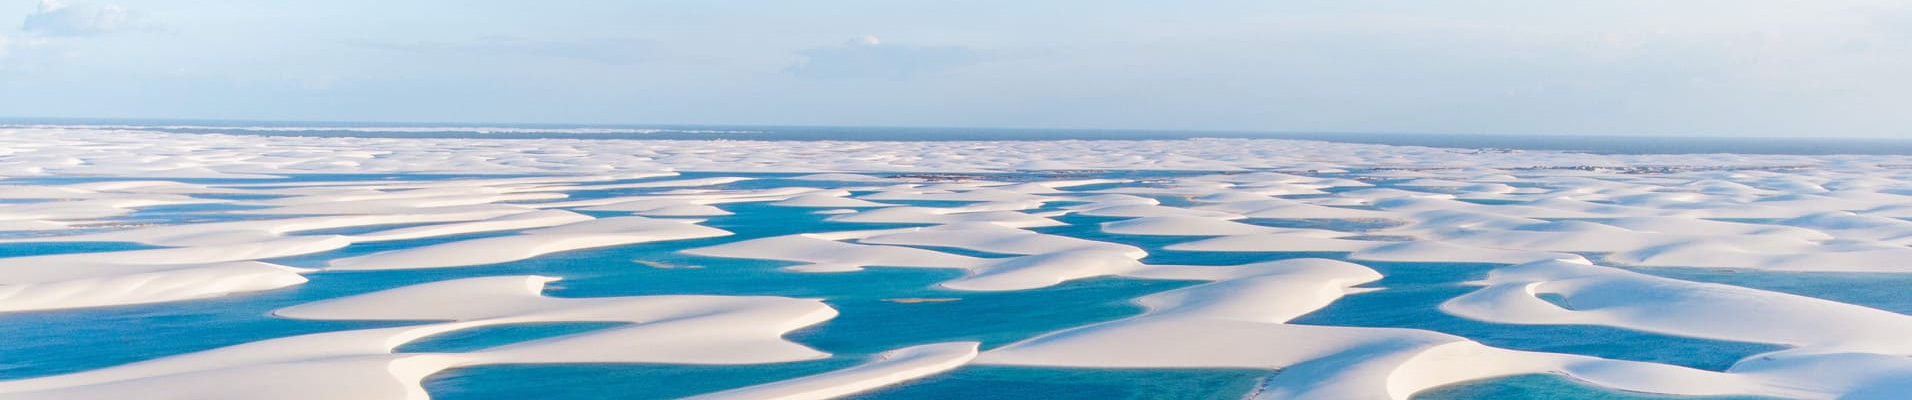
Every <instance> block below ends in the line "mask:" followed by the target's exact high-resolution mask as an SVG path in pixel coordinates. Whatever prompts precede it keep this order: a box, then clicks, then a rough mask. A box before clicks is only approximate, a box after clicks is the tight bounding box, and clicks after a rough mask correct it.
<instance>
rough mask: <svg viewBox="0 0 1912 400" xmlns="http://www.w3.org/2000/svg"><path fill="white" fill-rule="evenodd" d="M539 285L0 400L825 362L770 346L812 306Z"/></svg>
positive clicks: (232, 392) (414, 389)
mask: <svg viewBox="0 0 1912 400" xmlns="http://www.w3.org/2000/svg"><path fill="white" fill-rule="evenodd" d="M551 280H553V279H552V278H545V277H536V276H501V277H487V278H470V279H460V280H452V281H442V282H434V283H427V284H421V285H414V286H407V287H402V288H397V289H391V290H387V291H382V292H374V293H368V294H363V295H358V296H352V297H346V298H340V299H334V300H327V301H321V302H316V303H309V304H306V305H301V306H295V307H292V308H287V309H282V310H279V311H278V312H276V314H278V315H281V316H285V317H290V318H307V319H349V320H381V319H389V320H439V321H446V320H449V321H453V322H443V323H433V324H425V325H414V326H407V327H398V328H381V329H364V330H350V331H339V332H327V333H317V334H308V335H301V336H292V337H284V338H277V339H268V340H263V341H257V342H251V343H245V344H240V345H235V346H229V347H223V348H218V349H213V350H207V351H201V352H196V353H188V354H182V355H176V356H169V357H163V358H158V359H153V360H147V361H140V362H134V363H130V364H124V365H120V366H114V367H108V368H102V369H96V370H90V371H83V372H77V373H71V374H64V375H54V376H47V377H40V378H30V379H21V380H12V381H0V399H99V398H153V396H156V395H157V396H167V397H166V398H193V399H312V400H319V399H348V398H349V399H365V400H385V399H391V400H424V399H427V398H429V397H428V395H427V394H426V393H425V391H424V389H423V388H421V387H420V385H419V381H420V380H422V379H424V378H425V377H426V376H428V375H431V374H434V373H437V372H439V371H443V370H445V369H448V368H455V367H465V366H477V365H487V364H523V363H580V362H617V363H689V364H756V363H772V362H788V361H798V360H806V359H814V358H819V357H823V356H825V354H823V353H820V352H817V351H815V350H812V349H809V348H807V347H804V346H801V345H798V344H795V343H790V342H788V341H784V340H783V339H781V336H782V335H783V334H784V333H786V332H788V331H790V330H793V329H797V328H801V327H803V326H808V325H812V324H816V323H819V322H822V321H824V320H827V319H829V318H831V317H833V316H835V315H836V312H835V310H833V309H831V308H830V307H829V306H827V305H824V304H823V303H821V302H818V301H815V300H798V299H789V298H780V297H733V296H640V297H611V298H585V299H558V298H550V297H543V296H540V295H539V291H540V289H541V288H542V286H543V284H544V283H545V282H549V281H551ZM564 321H607V322H628V323H631V325H626V326H623V327H614V328H607V329H601V330H597V331H590V332H585V333H579V334H572V335H566V336H559V337H554V338H547V339H541V340H534V341H530V342H521V343H516V344H510V345H505V346H499V347H493V348H489V349H481V350H479V351H476V352H471V353H403V354H394V353H392V351H393V349H395V348H397V347H398V346H401V345H403V344H405V343H409V342H413V341H417V340H420V339H424V338H427V337H429V336H432V335H436V334H443V333H449V332H454V331H458V330H464V329H471V328H479V327H484V326H493V325H501V324H513V323H526V322H564Z"/></svg>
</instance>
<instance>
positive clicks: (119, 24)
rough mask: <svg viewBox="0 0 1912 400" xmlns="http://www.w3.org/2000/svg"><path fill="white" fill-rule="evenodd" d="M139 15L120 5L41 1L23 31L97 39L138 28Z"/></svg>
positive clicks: (21, 27)
mask: <svg viewBox="0 0 1912 400" xmlns="http://www.w3.org/2000/svg"><path fill="white" fill-rule="evenodd" d="M138 20H139V15H138V14H136V13H133V12H130V11H127V10H126V9H125V8H123V7H120V6H118V5H113V4H106V5H91V4H67V3H66V2H64V1H61V0H40V6H39V8H36V9H34V11H33V13H31V14H27V18H26V22H24V23H22V24H21V25H20V30H22V31H26V32H27V33H32V34H36V35H44V36H93V35H100V34H106V33H112V32H117V31H123V30H128V29H134V28H137V27H138V26H139V25H140V24H139V21H138Z"/></svg>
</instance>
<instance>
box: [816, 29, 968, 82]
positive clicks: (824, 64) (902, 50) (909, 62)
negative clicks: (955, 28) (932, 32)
mask: <svg viewBox="0 0 1912 400" xmlns="http://www.w3.org/2000/svg"><path fill="white" fill-rule="evenodd" d="M797 55H799V56H802V59H801V60H798V61H797V63H796V64H792V65H790V66H789V67H786V68H784V71H785V72H789V73H792V74H795V75H797V76H800V77H805V78H818V79H841V78H866V77H876V78H900V77H908V76H913V75H920V74H926V73H933V72H938V71H943V70H948V69H953V68H958V67H962V66H966V65H972V64H977V63H982V62H986V61H989V60H990V59H991V57H990V56H989V54H987V53H985V52H982V51H977V50H974V49H970V48H968V47H962V46H917V45H905V44H894V43H884V42H883V40H882V39H879V38H877V37H876V36H874V35H870V36H863V37H859V38H855V39H850V40H848V41H845V42H843V43H842V44H839V45H836V46H828V47H817V48H812V49H806V50H802V51H799V52H797Z"/></svg>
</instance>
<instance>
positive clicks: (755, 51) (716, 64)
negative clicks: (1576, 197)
mask: <svg viewBox="0 0 1912 400" xmlns="http://www.w3.org/2000/svg"><path fill="white" fill-rule="evenodd" d="M1909 72H1912V2H1907V1H1903V0H1887V1H1877V0H1816V1H1805V0H1607V1H1564V0H1563V1H1549V0H1452V1H1425V0H1324V1H1280V0H1256V1H1231V0H1213V1H1200V2H1170V1H1159V0H1157V1H1131V0H1093V1H1090V0H1054V1H1028V0H1005V1H998V0H969V1H932V0H864V1H838V0H815V1H748V0H735V1H709V0H686V1H585V0H572V1H567V0H546V1H484V0H464V1H442V0H409V1H365V0H327V1H287V0H226V1H185V0H58V1H55V0H0V117H91V118H172V119H236V120H293V121H388V122H465V123H506V122H521V123H569V124H639V125H642V124H714V125H849V126H956V127H1035V128H1105V129H1148V130H1155V129H1170V130H1229V131H1287V132H1394V133H1499V134H1573V135H1668V136H1784V137H1893V138H1912V73H1909Z"/></svg>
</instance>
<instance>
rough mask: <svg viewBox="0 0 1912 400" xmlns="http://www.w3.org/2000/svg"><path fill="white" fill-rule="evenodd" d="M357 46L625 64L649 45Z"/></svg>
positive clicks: (501, 41) (497, 42)
mask: <svg viewBox="0 0 1912 400" xmlns="http://www.w3.org/2000/svg"><path fill="white" fill-rule="evenodd" d="M357 45H358V46H359V47H364V48H369V49H377V50H385V51H393V52H401V53H422V54H460V55H468V56H481V57H483V56H497V55H512V56H529V57H542V58H560V59H571V60H581V61H590V62H595V63H600V64H606V65H626V64H631V63H635V62H638V61H642V60H643V59H644V58H645V57H644V56H645V55H646V54H648V53H649V52H650V51H649V48H650V46H649V44H647V43H645V42H643V41H640V40H633V39H585V40H534V39H523V38H513V37H492V38H483V39H478V40H472V41H463V42H429V41H427V42H404V43H385V42H366V43H358V44H357Z"/></svg>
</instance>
